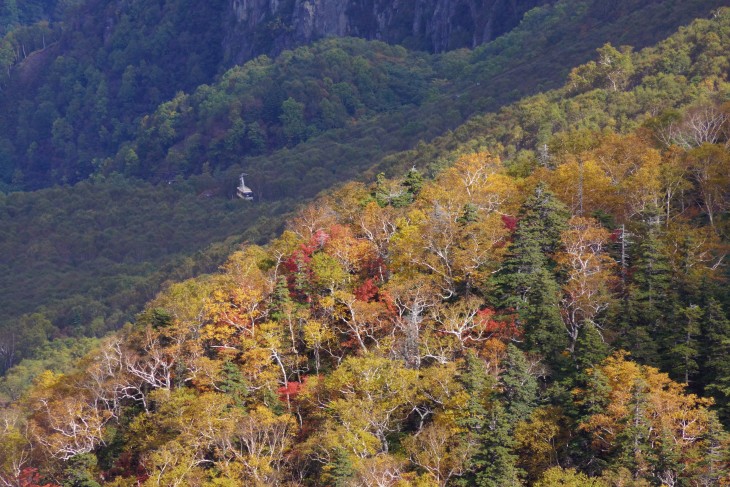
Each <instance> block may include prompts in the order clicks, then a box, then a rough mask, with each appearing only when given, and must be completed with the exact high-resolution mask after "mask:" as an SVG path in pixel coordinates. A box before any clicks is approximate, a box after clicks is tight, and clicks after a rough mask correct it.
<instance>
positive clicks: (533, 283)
mask: <svg viewBox="0 0 730 487" xmlns="http://www.w3.org/2000/svg"><path fill="white" fill-rule="evenodd" d="M568 216H569V213H568V210H567V208H566V207H565V206H564V205H563V204H562V203H561V202H560V201H559V200H558V199H557V198H556V197H555V196H554V195H553V194H552V193H551V192H550V191H548V190H547V188H546V186H545V185H544V184H542V183H541V184H539V185H538V186H537V187H536V188H535V191H534V193H533V194H532V196H530V197H529V198H528V199H527V201H526V202H525V203H524V205H523V206H522V208H521V209H520V212H519V216H518V218H519V219H518V223H517V228H516V230H515V233H514V236H513V242H512V245H511V246H510V250H509V254H508V256H507V259H506V260H505V263H504V266H503V270H502V272H501V273H500V275H499V276H498V277H497V281H498V282H497V284H498V286H499V287H500V289H501V292H502V300H501V303H500V304H501V305H502V306H503V307H505V308H511V309H514V310H515V311H516V312H517V315H518V320H519V324H520V325H521V327H522V329H523V330H524V335H525V346H526V349H527V350H528V351H531V352H537V353H540V354H542V355H543V356H545V357H546V358H547V360H548V362H549V363H551V364H552V365H556V364H558V363H560V362H561V361H562V355H561V352H562V351H563V350H565V347H566V346H567V343H568V340H567V335H566V333H565V329H564V327H563V322H562V319H561V317H560V307H559V303H560V286H559V285H558V283H557V281H556V277H555V275H554V273H553V268H554V267H555V264H554V262H553V260H552V258H551V256H552V254H553V253H554V252H555V251H556V250H557V249H558V248H559V246H560V235H561V233H562V232H563V230H565V229H566V226H567V225H566V224H567V220H568Z"/></svg>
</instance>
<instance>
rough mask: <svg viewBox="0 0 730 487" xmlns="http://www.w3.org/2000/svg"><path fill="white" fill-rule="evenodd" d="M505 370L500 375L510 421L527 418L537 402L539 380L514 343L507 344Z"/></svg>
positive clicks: (513, 422)
mask: <svg viewBox="0 0 730 487" xmlns="http://www.w3.org/2000/svg"><path fill="white" fill-rule="evenodd" d="M503 364H504V368H505V371H504V373H503V374H502V376H501V377H500V380H501V382H502V389H503V392H502V395H503V396H504V399H505V408H504V409H505V413H506V415H507V418H508V420H509V421H510V423H512V424H515V423H516V422H517V421H521V420H524V419H527V418H528V417H529V416H530V413H531V412H532V410H533V408H534V407H535V404H536V402H537V380H536V379H535V376H533V375H532V374H531V373H530V370H529V364H528V363H527V359H526V358H525V354H524V353H522V351H520V350H519V349H518V348H517V347H515V346H514V345H513V344H511V343H510V344H509V345H507V357H506V358H505V360H504V362H503Z"/></svg>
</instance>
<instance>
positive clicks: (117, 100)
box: [0, 0, 726, 189]
mask: <svg viewBox="0 0 730 487" xmlns="http://www.w3.org/2000/svg"><path fill="white" fill-rule="evenodd" d="M289 3H292V2H285V4H287V5H288V4H289ZM725 3H726V2H723V1H720V0H709V1H708V0H704V1H699V0H693V1H683V2H680V1H677V0H663V1H657V2H644V1H641V2H639V1H635V0H620V1H617V2H611V4H610V5H611V8H606V7H607V5H608V4H606V2H599V1H597V0H562V1H559V2H556V3H555V4H554V5H545V6H543V7H541V8H539V9H536V10H533V11H531V12H530V15H529V17H528V19H527V20H526V22H525V23H524V26H523V27H522V28H518V29H517V30H516V31H514V35H512V36H510V37H509V40H507V39H506V38H504V39H502V41H501V42H498V43H496V44H494V45H492V46H491V47H487V48H485V49H482V50H477V51H475V52H474V54H473V56H472V57H471V59H467V60H466V62H467V64H471V63H474V62H476V63H477V66H475V67H479V66H481V68H482V69H484V70H486V72H483V73H482V74H484V75H487V76H494V75H496V74H499V73H501V72H505V71H509V70H510V69H517V71H516V72H514V73H512V74H513V75H512V76H510V79H511V80H523V81H524V84H523V83H522V81H520V83H518V84H517V86H514V87H513V86H512V84H511V83H503V84H500V85H498V86H489V87H484V88H483V90H484V91H482V92H481V93H479V91H480V90H479V89H478V90H476V91H470V96H471V97H472V98H473V97H474V96H476V95H481V96H485V97H489V96H494V94H495V93H500V94H499V95H498V98H500V99H503V95H502V94H501V92H503V91H504V92H505V93H511V92H513V89H515V88H516V89H518V90H519V91H518V92H515V93H513V95H514V96H512V99H516V98H518V97H519V96H518V95H519V94H524V93H525V90H529V89H530V88H531V87H532V89H534V87H535V85H534V84H532V83H531V80H535V78H536V77H538V76H539V78H540V79H541V82H542V83H544V84H545V85H546V86H555V84H554V83H555V82H556V80H559V79H562V76H563V70H564V69H565V68H566V64H567V65H568V66H572V65H576V64H579V63H581V62H584V61H585V60H587V59H588V56H589V53H590V52H591V51H592V50H593V49H595V48H596V47H598V46H600V45H601V44H603V43H604V42H607V41H611V42H613V43H614V44H616V45H620V44H622V43H628V44H631V45H634V46H644V45H646V44H650V43H653V42H657V41H658V40H660V39H661V38H664V37H666V36H667V35H669V34H670V33H671V32H672V31H674V30H675V29H676V28H677V27H678V26H679V25H681V24H683V23H686V22H688V21H689V20H691V19H692V18H696V17H700V16H706V15H708V14H709V12H710V11H711V10H712V9H713V8H717V7H718V6H720V5H723V4H725ZM282 5H284V4H282ZM229 6H230V3H229V2H228V1H226V0H215V1H209V2H204V3H200V2H191V1H189V0H166V1H164V2H155V3H152V4H150V3H149V2H146V1H138V0H135V1H128V2H113V1H110V0H85V1H82V2H70V3H69V4H68V5H67V6H66V8H65V9H64V17H63V20H62V21H61V22H56V23H51V24H48V23H39V24H34V25H30V26H26V27H23V28H20V29H16V30H14V31H13V32H11V33H10V34H8V36H7V38H5V39H3V42H2V45H1V46H0V66H1V67H2V69H1V70H0V71H1V72H0V76H2V80H0V84H1V85H2V92H0V114H1V116H0V129H1V130H2V137H0V180H2V181H3V182H4V183H5V184H6V185H10V187H11V188H18V189H36V188H39V187H44V186H47V185H49V184H53V183H73V182H77V181H79V180H81V179H84V178H86V177H88V176H89V175H91V174H94V173H98V172H100V171H102V172H103V170H104V168H105V167H106V165H105V164H104V160H105V159H106V158H107V157H110V156H113V155H114V154H115V153H116V152H117V151H118V150H119V147H120V145H122V144H123V143H124V142H125V141H128V140H130V139H133V138H136V137H137V136H138V131H139V126H140V121H141V120H142V119H143V117H144V116H145V115H147V114H149V113H150V112H152V111H154V110H155V108H156V107H158V106H159V105H161V104H163V103H165V102H169V100H171V99H173V98H174V97H175V95H176V93H177V92H179V91H180V90H184V91H192V90H194V89H195V87H196V86H198V85H201V84H204V83H208V84H210V83H212V82H214V81H215V79H216V75H219V74H221V73H222V72H223V71H224V70H225V69H226V68H228V67H230V64H228V61H226V59H225V53H224V51H225V49H226V47H225V46H224V37H225V36H226V29H225V28H224V27H223V25H224V24H226V22H227V21H229V20H230V18H229V15H230V13H229V12H228V10H227V8H228V7H229ZM281 8H284V6H282V7H281ZM505 8H506V7H505ZM443 15H448V11H446V10H444V11H443ZM275 20H276V19H273V21H275ZM274 23H275V22H274ZM264 25H267V24H266V23H264ZM283 28H284V30H287V29H288V28H289V27H288V26H286V25H284V26H283ZM267 34H268V35H269V36H270V37H272V36H273V37H275V36H276V30H274V31H273V32H267ZM383 38H385V39H388V38H389V37H388V36H387V35H383ZM292 47H294V46H292ZM228 48H230V49H234V50H235V47H230V46H228ZM500 51H504V52H500ZM259 52H261V51H256V52H255V53H259ZM252 54H254V53H252ZM500 54H501V55H500ZM247 59H248V58H244V60H247ZM446 59H449V58H448V57H447V58H446ZM447 62H448V61H447ZM525 62H529V63H530V66H525V65H524V63H525ZM532 63H536V64H532ZM451 64H452V67H458V66H460V65H463V64H464V60H463V59H459V58H458V57H457V59H456V60H454V61H451ZM454 64H455V66H454ZM521 69H522V70H524V71H521ZM361 74H362V75H365V76H367V75H369V74H370V73H368V72H365V73H361ZM475 74H476V73H475ZM451 75H452V76H457V77H460V76H461V75H462V73H458V72H456V73H451ZM452 76H447V79H454V78H453V77H452ZM479 78H481V77H479ZM479 78H472V79H471V81H472V83H471V84H474V82H475V81H481V79H479ZM371 81H375V82H377V80H371ZM513 82H514V81H513ZM466 86H467V85H459V88H460V89H462V90H463V89H465V88H466ZM480 86H481V85H480ZM320 89H326V87H324V86H323V87H320ZM485 93H486V94H485ZM365 94H366V93H360V95H361V96H364V95H365ZM455 94H456V93H455ZM335 95H336V93H330V96H329V97H333V96H335ZM288 96H289V94H287V93H285V92H284V91H283V90H279V91H278V92H277V91H274V92H271V93H269V94H268V97H267V98H266V99H265V100H259V102H260V103H262V104H263V106H264V107H265V109H266V110H267V112H268V113H267V114H266V115H267V117H264V118H263V119H261V118H252V117H249V118H251V120H252V121H254V122H258V123H259V124H260V125H265V126H262V127H260V130H261V131H262V132H263V135H264V138H263V141H262V142H263V145H262V146H261V145H259V146H257V147H258V150H261V148H263V149H264V150H266V151H270V150H273V149H277V148H278V147H279V142H280V139H279V138H277V137H276V133H274V134H269V133H268V131H267V128H268V125H270V124H271V123H272V121H277V120H278V119H279V118H280V117H281V116H282V114H283V112H284V105H283V103H284V102H285V101H286V100H287V99H288ZM329 97H328V98H329ZM297 101H298V102H300V103H303V102H306V100H297ZM330 101H331V102H332V100H330ZM335 105H336V104H335ZM464 106H466V107H474V104H473V102H471V103H465V104H464ZM476 106H477V107H479V108H484V106H483V105H481V104H477V105H476ZM307 108H308V111H307V113H306V114H305V115H306V116H307V117H308V118H307V122H310V123H311V122H312V120H311V119H312V117H315V116H317V115H318V110H319V108H318V107H307ZM336 108H338V107H337V106H335V109H336ZM471 110H473V108H471ZM247 116H248V115H247ZM244 118H245V117H244ZM461 121H463V117H461V118H459V119H458V120H452V121H451V123H452V126H455V125H456V124H458V123H460V122H461ZM249 123H250V122H249ZM325 123H326V122H325ZM422 134H423V136H427V135H428V134H429V133H428V131H425V130H424V131H422ZM254 153H255V152H254ZM245 154H249V153H248V152H247V153H245Z"/></svg>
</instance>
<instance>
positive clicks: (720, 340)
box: [701, 298, 730, 424]
mask: <svg viewBox="0 0 730 487" xmlns="http://www.w3.org/2000/svg"><path fill="white" fill-rule="evenodd" d="M701 328H702V337H703V339H702V350H703V351H704V354H703V355H704V356H703V360H702V368H701V370H702V374H701V376H702V380H703V385H704V386H705V391H706V392H707V393H708V394H710V395H712V396H713V397H714V398H715V404H716V406H717V410H718V415H719V417H720V419H721V420H722V421H723V422H724V423H725V424H730V359H728V357H730V320H728V318H727V316H726V315H725V312H724V311H723V309H722V306H721V305H720V303H719V302H718V301H717V300H715V299H714V298H710V299H709V301H708V303H707V305H706V307H705V314H704V318H703V320H702V327H701Z"/></svg>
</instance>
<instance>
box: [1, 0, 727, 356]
mask: <svg viewBox="0 0 730 487" xmlns="http://www.w3.org/2000/svg"><path fill="white" fill-rule="evenodd" d="M722 3H723V2H719V1H718V2H676V1H665V2H659V3H654V2H652V3H648V4H647V3H645V2H633V3H632V2H629V1H623V2H620V3H617V4H616V8H615V9H613V10H610V11H604V10H601V7H600V5H599V3H595V4H594V3H592V2H576V1H574V0H570V1H562V2H557V3H556V4H555V5H554V6H550V7H545V8H542V9H538V10H535V11H533V12H531V13H530V14H529V15H528V16H527V18H526V19H525V21H524V22H523V24H522V25H521V26H520V27H518V28H517V29H515V30H514V31H513V32H511V33H510V34H509V35H507V36H504V37H502V38H500V39H499V40H497V41H495V42H492V43H489V44H487V45H485V46H483V47H480V48H478V49H476V50H475V51H465V50H461V51H456V52H451V53H445V54H441V55H436V56H434V55H427V54H423V53H412V52H408V51H406V50H404V49H402V48H397V47H392V46H387V45H384V44H381V43H366V42H364V41H360V40H354V39H330V40H326V41H323V42H321V43H319V44H317V45H316V46H312V47H303V48H300V49H298V50H296V51H293V52H291V53H287V54H285V55H283V56H281V57H280V58H277V59H275V60H269V59H266V58H261V59H258V60H255V61H252V62H251V63H249V64H247V65H244V66H241V67H235V68H233V69H232V70H230V71H228V72H226V73H225V74H223V75H222V76H221V77H220V79H219V80H218V81H216V82H214V83H211V84H210V85H203V86H201V87H199V88H197V89H192V88H190V93H189V94H185V93H178V94H177V95H175V96H174V97H172V96H173V95H172V93H173V90H177V89H179V88H181V87H192V86H193V85H195V84H196V83H198V82H200V80H203V79H207V78H208V77H210V76H212V73H214V72H215V71H216V70H217V69H219V65H220V62H221V60H220V57H219V56H220V52H218V51H217V50H216V49H217V48H216V47H215V46H216V45H217V42H218V39H219V37H216V36H219V35H220V33H219V32H212V31H210V30H209V29H208V27H210V26H211V25H216V22H217V20H216V18H217V17H216V15H217V14H216V13H215V12H216V11H215V8H216V7H215V5H213V3H207V4H206V6H205V7H204V9H203V10H202V11H196V17H195V18H193V17H191V16H190V15H191V14H190V13H189V12H190V9H189V8H188V7H187V6H186V5H187V4H185V3H184V2H168V3H166V4H165V7H164V8H162V7H160V9H158V8H157V7H150V8H149V9H147V8H146V7H144V5H143V4H141V3H140V4H138V3H135V2H131V3H128V4H124V8H123V9H122V10H118V11H112V10H107V9H106V8H102V7H101V4H100V3H99V4H96V3H84V2H80V3H77V4H68V5H66V7H67V8H68V10H67V14H66V15H67V17H66V20H65V21H64V23H62V24H61V23H55V24H52V25H36V26H31V27H27V28H18V29H16V30H15V31H13V33H12V35H10V36H9V37H7V38H6V39H5V44H4V45H5V46H6V47H7V46H10V47H11V48H12V49H10V52H19V49H20V46H21V44H23V43H25V44H23V45H25V46H31V45H32V43H33V42H35V43H36V44H37V47H39V48H40V50H39V51H38V52H35V53H33V54H31V55H29V56H28V58H27V59H23V58H22V56H21V57H20V58H12V57H11V58H8V59H10V65H9V66H11V69H10V81H9V83H10V85H7V86H5V85H4V88H3V94H2V96H3V97H4V99H5V103H6V104H7V107H9V108H8V109H7V110H4V111H3V112H2V114H3V117H2V120H4V122H2V123H3V124H4V125H3V127H4V128H3V132H2V134H3V135H2V137H4V141H0V146H2V148H1V149H0V153H1V154H0V159H1V160H2V161H4V162H3V163H2V164H4V166H3V167H4V168H5V169H4V171H5V174H6V176H7V177H8V178H9V179H6V180H7V181H9V182H10V184H11V187H13V186H14V187H16V188H19V187H22V186H29V187H33V186H37V185H46V184H48V182H49V180H48V176H49V174H50V175H51V176H52V178H51V179H53V180H56V181H73V180H75V179H77V178H80V177H85V175H87V174H89V172H91V173H93V181H92V182H90V183H84V184H82V185H80V186H76V187H58V188H54V189H52V190H45V191H39V192H29V193H25V194H21V193H10V194H9V195H7V197H3V198H2V203H1V204H2V211H0V218H2V225H3V228H5V229H8V231H7V232H3V234H2V235H0V245H2V248H3V255H6V256H12V258H10V257H8V258H7V259H4V260H3V261H2V263H1V265H2V270H3V272H2V273H1V274H0V289H2V293H1V294H0V296H1V298H0V299H1V300H2V302H0V304H1V305H2V307H3V309H4V310H5V313H4V315H3V317H2V325H1V326H0V328H2V332H0V340H1V341H2V343H3V346H2V355H3V357H2V364H3V365H2V367H3V368H6V367H8V366H10V365H12V364H14V363H17V362H18V360H20V359H21V358H23V357H28V356H29V354H32V350H34V349H35V348H36V347H37V346H38V345H39V344H42V343H45V341H46V340H48V339H52V338H55V337H59V336H70V335H71V336H77V335H81V334H94V335H97V336H98V335H100V334H103V333H104V332H106V331H107V330H109V329H113V328H116V327H117V326H119V325H120V324H121V323H123V322H124V321H125V320H128V319H130V318H131V316H132V315H133V314H134V313H135V312H136V310H138V309H139V308H140V306H141V304H142V303H143V302H144V301H145V300H146V299H148V298H149V296H151V295H152V294H154V292H155V290H156V289H158V287H159V285H160V284H161V283H162V282H163V281H164V280H166V279H168V278H170V277H177V278H182V277H187V276H190V275H194V274H195V273H197V272H201V271H203V272H205V271H211V270H213V269H215V267H216V266H217V265H218V264H219V263H220V262H221V260H222V256H223V255H225V254H226V253H227V252H229V251H230V250H231V249H232V248H233V246H234V245H235V243H237V242H241V241H243V240H250V241H255V242H263V241H265V240H266V239H267V238H269V237H270V236H271V235H273V234H274V233H275V232H276V231H277V229H278V228H279V225H280V224H281V223H280V222H281V220H278V219H277V217H276V215H280V214H281V213H282V212H285V211H290V210H291V209H292V208H293V207H294V206H295V205H296V203H297V202H298V201H301V200H302V199H303V198H309V197H312V196H313V195H315V194H316V193H317V192H318V191H321V190H323V189H325V188H327V187H330V186H331V185H332V184H335V183H336V182H338V181H345V180H348V179H352V178H360V179H362V180H367V179H372V178H374V176H375V174H376V173H377V170H373V169H372V168H373V166H374V165H376V164H380V167H381V168H383V169H384V170H386V171H391V172H392V174H397V171H398V170H399V169H398V168H401V169H400V170H404V169H403V168H406V167H410V165H407V164H410V163H409V162H408V161H410V160H411V159H410V158H411V157H413V156H414V154H416V157H421V160H420V162H419V167H426V165H428V164H432V163H433V162H434V160H435V159H437V157H434V158H430V159H429V160H428V161H425V160H423V157H422V156H425V157H427V158H428V157H430V156H429V154H430V151H432V148H431V147H432V146H430V145H421V146H419V147H421V149H422V150H425V151H426V152H421V151H420V150H419V151H416V152H415V153H404V154H399V155H397V156H392V157H385V158H384V156H386V155H387V154H391V153H395V152H397V151H401V150H403V149H409V148H412V147H415V146H416V145H417V144H418V143H419V141H420V140H430V139H432V138H433V137H435V136H437V135H440V134H442V133H443V132H444V131H445V130H447V129H450V128H454V127H457V126H458V125H459V124H460V123H461V122H462V121H463V120H465V119H466V118H467V117H468V116H470V115H471V114H474V113H475V112H478V111H487V110H494V109H497V108H499V107H500V106H502V105H503V104H504V103H506V102H508V101H511V100H515V99H517V98H519V97H520V96H521V95H524V94H526V93H531V92H534V91H535V90H537V89H538V88H539V87H543V88H544V87H546V86H548V87H549V86H555V85H558V84H559V83H562V80H564V79H565V76H566V75H567V74H568V71H569V67H568V66H566V63H568V65H572V63H573V62H575V63H577V62H578V61H580V60H587V59H589V58H590V57H591V56H592V54H591V53H592V51H593V49H595V48H596V47H599V46H601V45H602V44H603V43H604V42H605V41H606V40H609V39H610V40H614V41H616V42H626V41H630V42H632V43H637V44H639V45H642V44H645V43H647V42H650V41H652V39H654V40H656V39H657V38H658V37H659V36H662V35H664V34H665V33H667V32H669V31H670V30H671V29H674V28H675V27H676V25H678V24H680V23H682V22H687V21H688V20H689V19H690V18H691V17H693V16H695V15H706V14H707V15H709V12H710V11H711V10H712V8H713V7H715V6H716V5H719V4H722ZM97 7H98V8H97ZM120 8H121V7H120ZM99 15H110V16H112V17H113V18H115V19H117V20H115V21H114V22H112V23H110V24H105V23H104V22H101V21H100V20H99V17H98V16H99ZM119 16H121V17H119ZM598 19H602V20H601V21H600V22H599V20H598ZM611 19H614V21H611ZM99 22H101V23H99ZM140 22H142V24H140ZM102 24H103V25H106V26H107V27H108V28H107V27H104V29H105V30H104V31H103V32H102ZM143 25H144V27H143ZM191 26H195V29H193V31H191V33H190V35H174V36H173V35H172V32H177V31H185V29H188V28H189V29H192V28H193V27H191ZM206 26H208V27H206ZM206 29H207V30H206ZM61 30H63V32H62V34H61ZM576 33H577V34H576ZM46 34H48V35H46ZM55 35H58V36H59V37H58V38H56V37H54V36H55ZM211 36H212V37H211ZM44 42H45V43H46V44H45V45H46V48H45V49H42V46H43V45H44V44H43V43H44ZM29 43H30V44H29ZM211 46H212V47H211ZM155 49H157V50H159V49H162V50H164V51H165V52H169V53H172V52H176V51H177V50H184V51H185V52H187V53H188V54H189V56H187V57H185V58H184V59H185V60H186V62H189V63H193V64H195V69H193V70H192V71H190V70H188V69H187V67H185V66H183V65H182V64H179V63H177V57H175V56H173V55H171V54H170V55H167V54H166V55H164V56H158V55H157V54H155V53H156V52H157V51H156V50H155ZM206 49H207V50H209V52H208V51H205V50H206ZM28 50H29V52H30V50H31V48H30V47H29V48H28ZM204 51H205V52H204ZM60 53H63V54H64V55H63V56H59V54H60ZM206 53H207V54H206ZM201 57H202V58H205V62H202V64H201V63H199V62H198V61H196V59H199V58H201ZM92 60H93V63H92ZM15 63H17V64H15ZM48 63H52V65H49V64H48ZM90 63H91V64H93V66H92V65H91V64H90ZM130 63H132V64H130ZM135 63H136V64H135ZM168 64H169V66H168ZM172 64H175V65H174V66H173V65H172ZM183 64H184V63H183ZM44 66H45V67H44ZM130 66H131V67H130ZM186 66H187V65H186ZM190 66H192V65H190ZM188 67H189V66H188ZM125 73H126V74H125ZM196 73H197V74H196ZM118 76H121V79H120V78H118ZM196 76H197V77H196ZM125 80H126V81H125ZM165 80H166V81H165ZM120 83H121V84H120ZM160 83H161V84H160ZM124 86H126V87H127V88H128V89H127V88H124ZM122 88H124V89H122ZM120 90H121V91H120ZM165 90H167V91H165ZM105 93H106V94H105ZM124 93H126V95H125V94H124ZM166 93H170V97H172V98H170V99H169V101H166V102H164V103H162V104H161V105H159V107H158V108H157V109H156V110H154V111H153V112H150V113H147V114H146V115H144V113H145V110H148V109H151V108H150V105H151V104H154V103H157V102H156V100H160V99H163V98H164V97H165V96H166ZM127 95H128V96H127ZM148 95H149V96H148ZM125 97H126V98H125ZM125 100H126V101H125ZM31 107H34V108H31ZM46 115H48V116H46ZM118 117H122V118H118ZM475 120H480V119H475ZM99 123H101V124H102V125H103V126H100V125H99ZM469 126H473V123H472V124H471V125H469ZM464 130H465V129H459V130H458V131H457V132H456V134H462V133H464V132H463V131H464ZM43 134H46V135H43ZM110 134H112V135H110ZM113 134H116V135H113ZM47 136H48V137H50V139H48V138H45V137H47ZM448 139H449V137H447V138H445V139H441V141H440V142H438V143H439V144H440V143H444V142H443V141H444V140H448ZM103 140H106V142H103ZM534 142H535V141H533V140H526V141H524V144H523V146H524V148H530V149H534V148H535V146H532V145H531V144H533V143H534ZM447 144H450V142H448V143H447ZM51 146H53V149H51V150H50V152H49V150H48V149H49V148H50V147H51ZM84 147H85V148H84ZM508 149H509V147H508ZM81 152H85V153H87V156H88V157H87V156H82V155H81ZM92 155H93V157H92ZM31 159H32V160H34V161H36V162H37V163H38V164H40V165H36V162H32V161H31ZM23 161H25V162H23ZM18 164H19V165H20V166H18ZM84 167H85V168H86V169H83V168H84ZM33 168H35V169H33ZM39 168H41V169H39ZM224 168H225V170H224ZM36 169H39V170H40V172H35V171H36ZM241 170H245V171H248V172H249V174H250V176H249V179H248V180H249V181H250V184H252V186H253V187H254V189H255V191H256V193H257V198H258V202H257V204H256V205H254V206H241V205H239V204H236V203H232V202H228V203H226V202H224V201H222V198H228V197H229V196H230V195H231V194H232V192H233V185H234V184H235V181H236V180H237V176H238V173H239V172H241ZM48 171H50V173H49V172H48ZM118 172H122V173H124V174H125V175H126V176H127V177H130V176H136V177H141V178H145V179H150V180H152V181H157V182H158V183H162V184H158V186H156V187H153V186H152V185H149V184H148V183H144V182H141V181H138V180H133V179H120V178H119V177H117V176H116V175H115V174H116V173H118ZM195 173H201V174H200V176H199V177H198V178H195V179H193V180H191V181H189V182H187V183H182V181H181V180H180V178H181V177H183V176H186V175H189V174H195ZM33 174H35V176H34V175H33ZM12 181H15V182H14V183H13V182H12ZM282 198H285V199H282ZM262 202H263V204H262ZM171 215H175V216H174V217H173V216H171ZM205 215H207V216H205ZM272 217H273V218H274V219H272ZM200 218H203V220H201V219H200ZM204 220H207V221H204ZM171 222H174V223H171ZM206 248H207V250H202V249H206ZM99 276H104V277H103V278H100V277H99ZM23 315H26V316H23ZM31 315H33V317H31ZM19 322H23V323H26V324H27V326H24V327H22V329H23V330H27V332H24V333H23V334H19V333H18V331H17V330H18V329H19V328H18V327H17V326H16V324H17V323H19Z"/></svg>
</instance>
